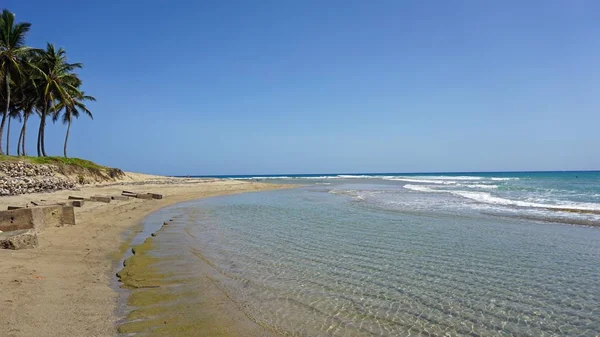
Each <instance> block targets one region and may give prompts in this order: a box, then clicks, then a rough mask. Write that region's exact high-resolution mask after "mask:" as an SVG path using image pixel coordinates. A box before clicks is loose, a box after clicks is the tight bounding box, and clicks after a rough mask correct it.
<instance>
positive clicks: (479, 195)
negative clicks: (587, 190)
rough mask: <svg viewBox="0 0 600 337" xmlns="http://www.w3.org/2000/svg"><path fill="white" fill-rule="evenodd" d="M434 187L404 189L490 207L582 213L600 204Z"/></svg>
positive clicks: (596, 207)
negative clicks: (533, 199) (513, 197)
mask: <svg viewBox="0 0 600 337" xmlns="http://www.w3.org/2000/svg"><path fill="white" fill-rule="evenodd" d="M432 187H435V186H426V185H411V184H407V185H404V188H406V189H409V190H413V191H419V192H430V193H431V192H433V193H449V194H453V195H457V196H461V197H463V198H467V199H471V200H474V201H477V202H480V203H485V204H492V205H503V206H518V207H531V208H546V209H565V208H568V209H574V210H584V211H600V204H593V203H577V202H561V203H560V204H545V203H537V202H529V201H521V200H510V199H505V198H501V197H496V196H493V195H491V194H490V193H488V192H477V191H460V190H443V189H435V188H432Z"/></svg>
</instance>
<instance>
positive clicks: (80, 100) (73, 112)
mask: <svg viewBox="0 0 600 337" xmlns="http://www.w3.org/2000/svg"><path fill="white" fill-rule="evenodd" d="M69 94H71V97H70V98H69V100H68V101H66V102H61V103H60V104H58V105H57V110H58V111H60V110H63V113H62V122H63V124H66V125H67V133H66V134H65V145H64V147H63V152H64V156H65V158H67V144H68V142H69V133H70V131H71V123H72V122H73V119H77V118H79V115H80V114H81V113H84V114H86V115H88V116H90V118H91V119H94V116H92V112H91V111H90V110H89V109H88V108H87V106H86V105H85V103H84V102H85V101H93V102H95V101H96V98H95V97H94V96H88V95H86V94H85V93H84V92H83V91H77V92H69ZM58 118H59V114H55V115H54V116H53V120H54V121H56V120H57V119H58Z"/></svg>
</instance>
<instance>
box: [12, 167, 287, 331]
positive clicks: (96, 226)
mask: <svg viewBox="0 0 600 337" xmlns="http://www.w3.org/2000/svg"><path fill="white" fill-rule="evenodd" d="M285 187H289V186H285V185H283V186H282V185H274V184H264V183H256V182H245V181H232V180H214V179H186V178H166V177H159V176H149V175H142V174H133V173H127V175H126V177H125V178H124V179H123V181H122V182H120V183H116V184H115V183H112V184H110V185H104V186H92V187H82V188H81V189H80V190H78V191H69V190H64V191H58V192H53V193H37V194H27V195H18V196H10V197H3V198H1V199H0V208H1V209H6V207H7V206H9V205H15V206H22V205H25V204H27V203H30V202H32V201H34V202H39V201H40V200H44V201H45V202H47V203H51V202H58V201H64V200H66V199H67V197H68V196H69V195H78V196H82V197H89V196H92V195H119V194H120V192H121V191H122V190H124V189H126V190H135V191H137V192H141V193H145V192H152V193H160V194H163V195H164V199H162V200H139V199H129V200H126V201H114V202H112V203H110V204H105V203H93V202H88V203H86V204H85V205H84V207H82V208H76V211H75V212H76V219H77V225H75V226H65V227H55V228H47V229H45V230H44V231H42V232H41V233H39V246H38V247H37V248H34V249H27V250H18V251H13V250H0V260H1V261H2V263H1V264H0V289H1V292H2V296H0V302H1V305H2V308H3V310H2V312H3V314H2V315H0V326H2V333H1V335H3V336H9V337H17V336H115V335H117V329H116V323H117V320H118V319H119V317H117V314H116V307H117V302H118V293H117V292H116V291H115V289H114V285H115V282H116V281H115V271H116V270H117V268H118V267H119V266H117V263H118V261H119V260H120V258H121V257H122V256H123V253H124V251H125V250H126V249H127V247H128V245H127V243H128V241H127V240H128V239H131V237H132V236H133V235H134V234H135V233H136V232H137V231H138V230H139V229H140V226H136V225H139V224H140V223H141V221H142V220H143V219H144V218H145V217H146V216H147V215H148V214H150V213H152V212H154V211H156V210H158V209H160V208H163V207H165V206H168V205H172V204H175V203H178V202H183V201H187V200H193V199H198V198H203V197H209V196H215V195H222V194H233V193H241V192H249V191H261V190H269V189H277V188H285ZM220 300H221V301H223V302H227V299H226V298H223V299H220ZM231 308H234V306H231V307H229V308H228V307H227V305H225V306H224V309H226V310H230V309H231ZM245 320H246V321H245ZM232 322H234V323H235V324H230V327H229V328H228V330H227V334H228V335H236V334H237V335H242V334H239V333H240V332H241V331H236V327H239V329H243V331H244V333H243V335H248V334H250V335H264V334H263V333H262V332H261V327H259V326H258V325H255V324H254V323H253V322H250V321H247V317H246V316H244V315H243V314H242V313H238V314H236V313H235V312H231V314H230V317H228V322H224V323H232Z"/></svg>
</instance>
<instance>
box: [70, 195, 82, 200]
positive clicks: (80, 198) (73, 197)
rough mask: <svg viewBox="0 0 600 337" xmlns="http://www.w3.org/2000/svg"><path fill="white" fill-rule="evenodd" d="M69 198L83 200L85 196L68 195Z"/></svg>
mask: <svg viewBox="0 0 600 337" xmlns="http://www.w3.org/2000/svg"><path fill="white" fill-rule="evenodd" d="M69 200H85V198H84V197H75V196H72V195H70V196H69Z"/></svg>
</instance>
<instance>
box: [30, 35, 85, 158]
mask: <svg viewBox="0 0 600 337" xmlns="http://www.w3.org/2000/svg"><path fill="white" fill-rule="evenodd" d="M31 67H32V69H34V72H33V77H34V83H36V87H37V88H38V90H39V93H40V94H39V95H40V96H39V98H40V100H41V104H40V105H41V110H40V127H39V130H38V143H37V154H38V156H40V157H41V156H44V157H45V156H47V155H46V149H45V144H44V130H45V127H46V118H47V117H48V115H49V114H52V115H55V114H57V113H58V111H59V110H58V109H57V108H58V106H57V105H59V104H63V106H66V105H68V104H69V103H68V102H69V99H70V97H71V96H70V95H69V93H70V92H71V93H74V92H78V89H77V88H78V87H79V86H80V85H81V80H80V79H79V77H77V74H75V73H74V70H75V69H78V68H81V67H82V64H81V63H68V62H67V52H66V51H65V50H64V49H62V48H59V49H58V50H56V48H54V45H53V44H51V43H48V44H47V46H46V50H43V51H40V52H37V53H36V56H35V57H34V59H33V62H32V65H31Z"/></svg>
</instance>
